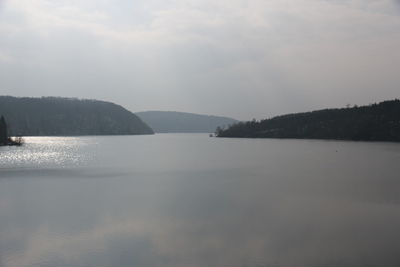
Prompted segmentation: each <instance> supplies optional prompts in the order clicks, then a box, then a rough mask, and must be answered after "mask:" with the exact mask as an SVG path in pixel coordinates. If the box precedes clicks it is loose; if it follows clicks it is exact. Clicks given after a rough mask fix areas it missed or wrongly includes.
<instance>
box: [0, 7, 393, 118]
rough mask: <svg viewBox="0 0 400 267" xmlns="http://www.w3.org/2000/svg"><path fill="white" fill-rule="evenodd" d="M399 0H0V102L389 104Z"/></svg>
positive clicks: (280, 110) (210, 107)
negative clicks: (1, 99) (60, 98)
mask: <svg viewBox="0 0 400 267" xmlns="http://www.w3.org/2000/svg"><path fill="white" fill-rule="evenodd" d="M399 48H400V1H399V0H137V1H134V0H130V1H128V0H0V95H13V96H31V97H40V96H63V97H77V98H90V99H99V100H105V101H111V102H115V103H117V104H120V105H122V106H124V107H125V108H127V109H129V110H131V111H133V112H137V111H146V110H170V111H185V112H194V113H201V114H213V115H223V116H230V117H234V118H237V119H241V120H248V119H253V118H256V119H263V118H268V117H271V116H275V115H280V114H286V113H293V112H302V111H310V110H316V109H321V108H333V107H344V106H346V105H347V104H350V105H363V104H370V103H375V102H379V101H382V100H387V99H394V98H400V86H399V84H400V52H399Z"/></svg>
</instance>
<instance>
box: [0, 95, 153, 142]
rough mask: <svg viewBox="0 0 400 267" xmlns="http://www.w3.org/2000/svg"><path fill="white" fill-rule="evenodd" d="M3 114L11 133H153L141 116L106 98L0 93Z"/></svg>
mask: <svg viewBox="0 0 400 267" xmlns="http://www.w3.org/2000/svg"><path fill="white" fill-rule="evenodd" d="M0 114H3V115H4V116H5V117H6V118H7V121H8V133H9V135H16V136H20V135H23V136H40V135H42V136H51V135H59V136H60V135H128V134H153V133H154V132H153V130H152V129H151V128H150V127H149V126H148V125H147V124H145V123H144V122H143V121H142V120H141V119H140V118H139V117H137V116H136V115H135V114H133V113H132V112H130V111H128V110H126V109H124V108H123V107H121V106H119V105H116V104H113V103H110V102H104V101H97V100H80V99H75V98H59V97H42V98H28V97H23V98H17V97H11V96H0Z"/></svg>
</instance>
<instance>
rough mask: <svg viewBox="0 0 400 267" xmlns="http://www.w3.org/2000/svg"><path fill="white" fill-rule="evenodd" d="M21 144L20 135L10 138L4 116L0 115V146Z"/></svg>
mask: <svg viewBox="0 0 400 267" xmlns="http://www.w3.org/2000/svg"><path fill="white" fill-rule="evenodd" d="M22 144H23V139H22V137H16V138H15V139H12V138H11V137H9V136H8V131H7V123H6V120H5V118H4V116H1V117H0V146H20V145H22Z"/></svg>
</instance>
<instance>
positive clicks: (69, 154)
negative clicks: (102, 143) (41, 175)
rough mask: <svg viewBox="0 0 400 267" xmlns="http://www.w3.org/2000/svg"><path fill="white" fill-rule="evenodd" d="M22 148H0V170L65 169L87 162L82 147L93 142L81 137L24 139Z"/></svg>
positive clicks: (86, 155) (87, 158)
mask: <svg viewBox="0 0 400 267" xmlns="http://www.w3.org/2000/svg"><path fill="white" fill-rule="evenodd" d="M24 140H25V142H26V144H25V145H24V146H23V147H0V159H1V160H0V168H2V169H5V168H12V169H15V168H16V167H25V168H28V167H33V168H38V167H44V166H48V167H63V166H64V167H65V166H74V165H80V164H81V163H82V162H84V161H87V160H89V158H90V155H89V154H85V153H84V147H85V146H87V145H89V144H90V143H91V142H94V140H92V139H90V138H82V137H24Z"/></svg>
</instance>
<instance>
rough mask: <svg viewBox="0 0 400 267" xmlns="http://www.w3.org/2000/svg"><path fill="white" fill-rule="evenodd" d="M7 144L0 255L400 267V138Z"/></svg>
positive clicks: (80, 261) (0, 167) (1, 162)
mask: <svg viewBox="0 0 400 267" xmlns="http://www.w3.org/2000/svg"><path fill="white" fill-rule="evenodd" d="M26 141H27V144H26V145H25V146H23V147H1V148H0V214H1V216H0V266H1V267H24V266H40V267H44V266H60V267H61V266H62V267H64V266H65V267H66V266H79V267H80V266H100V267H102V266H177V267H186V266H193V267H197V266H199V267H200V266H222V267H225V266H226V267H228V266H229V267H232V266H233V267H236V266H237V267H249V266H269V267H272V266H274V267H281V266H282V267H314V266H329V267H333V266H351V267H372V266H385V267H392V266H393V267H394V266H396V267H397V266H400V255H399V251H400V232H399V225H400V194H399V188H400V179H399V173H400V164H399V162H400V144H395V143H366V142H341V141H316V140H315V141H310V140H279V139H262V140H261V139H251V140H249V139H221V138H209V137H208V136H207V135H204V134H158V135H154V136H117V137H31V138H27V140H26Z"/></svg>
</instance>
